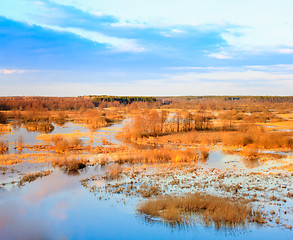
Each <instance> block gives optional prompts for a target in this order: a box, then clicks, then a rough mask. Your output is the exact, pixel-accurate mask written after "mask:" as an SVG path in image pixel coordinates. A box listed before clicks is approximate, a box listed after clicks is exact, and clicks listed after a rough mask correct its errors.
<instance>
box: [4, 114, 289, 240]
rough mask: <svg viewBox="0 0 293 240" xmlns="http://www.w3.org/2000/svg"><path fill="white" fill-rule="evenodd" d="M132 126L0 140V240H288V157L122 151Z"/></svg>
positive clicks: (138, 145)
mask: <svg viewBox="0 0 293 240" xmlns="http://www.w3.org/2000/svg"><path fill="white" fill-rule="evenodd" d="M130 122H133V120H132V116H127V117H125V118H124V120H119V121H117V122H113V123H111V124H108V126H104V127H98V128H96V129H92V128H90V127H89V125H88V124H85V123H78V122H74V121H68V122H66V123H64V124H62V125H58V124H52V125H53V129H51V130H50V131H31V130H30V129H28V128H26V127H25V125H24V124H20V125H19V126H17V127H16V126H13V125H11V131H7V132H5V131H3V132H1V135H0V138H1V141H3V142H6V143H8V150H7V151H5V152H4V153H3V154H2V155H0V236H1V239H292V237H293V232H292V224H293V176H292V175H293V172H292V170H293V167H292V166H293V156H292V151H291V150H290V149H280V148H279V149H269V150H268V149H258V150H257V152H255V150H253V151H252V150H246V152H245V151H243V148H241V147H228V146H224V145H221V144H211V143H210V142H209V143H208V144H205V145H204V146H203V145H202V144H195V143H192V142H190V143H186V142H184V139H183V138H182V139H181V141H177V140H176V141H173V140H172V141H169V140H168V141H165V140H164V139H163V138H164V137H165V136H162V139H160V137H158V138H148V139H144V140H139V139H137V140H136V141H133V139H132V140H131V141H129V140H127V139H126V140H125V139H123V138H121V137H120V136H119V135H120V134H121V132H123V131H125V127H127V125H128V124H129V123H130ZM247 151H248V152H247Z"/></svg>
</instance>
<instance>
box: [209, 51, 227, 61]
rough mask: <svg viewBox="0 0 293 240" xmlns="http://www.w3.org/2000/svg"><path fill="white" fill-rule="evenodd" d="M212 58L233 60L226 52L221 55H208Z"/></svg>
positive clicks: (220, 53)
mask: <svg viewBox="0 0 293 240" xmlns="http://www.w3.org/2000/svg"><path fill="white" fill-rule="evenodd" d="M207 56H208V57H211V58H217V59H231V58H232V57H231V56H229V55H228V53H225V52H219V53H211V54H209V55H207Z"/></svg>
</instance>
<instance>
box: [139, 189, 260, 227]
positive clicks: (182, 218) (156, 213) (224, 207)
mask: <svg viewBox="0 0 293 240" xmlns="http://www.w3.org/2000/svg"><path fill="white" fill-rule="evenodd" d="M137 210H138V211H139V212H140V213H142V214H146V215H149V216H152V217H161V218H163V219H164V220H166V221H167V222H169V223H170V224H179V225H180V224H188V223H191V222H193V221H194V218H192V217H191V216H190V217H189V218H187V216H188V215H190V214H191V213H193V214H199V215H198V216H199V217H200V218H201V219H202V220H203V221H204V222H205V223H206V224H214V225H215V226H216V227H220V226H229V227H233V226H235V225H237V224H238V225H245V224H246V223H247V222H257V223H264V218H263V214H262V213H261V212H259V211H258V212H255V211H253V210H252V208H251V207H250V206H249V205H247V203H244V202H241V201H234V200H231V199H229V198H224V197H218V196H212V195H205V194H201V193H195V194H192V195H189V196H187V197H176V196H175V197H170V196H167V197H163V198H158V199H149V200H147V201H145V202H143V203H142V204H140V205H139V206H138V208H137Z"/></svg>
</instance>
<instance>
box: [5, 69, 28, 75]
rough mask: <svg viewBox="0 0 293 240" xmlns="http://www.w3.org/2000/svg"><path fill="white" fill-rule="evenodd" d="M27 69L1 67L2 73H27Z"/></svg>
mask: <svg viewBox="0 0 293 240" xmlns="http://www.w3.org/2000/svg"><path fill="white" fill-rule="evenodd" d="M26 72H27V70H19V69H0V74H23V73H26Z"/></svg>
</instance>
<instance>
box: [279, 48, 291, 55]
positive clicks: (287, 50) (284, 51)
mask: <svg viewBox="0 0 293 240" xmlns="http://www.w3.org/2000/svg"><path fill="white" fill-rule="evenodd" d="M279 51H280V53H285V54H292V53H293V49H292V48H282V49H280V50H279Z"/></svg>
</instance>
